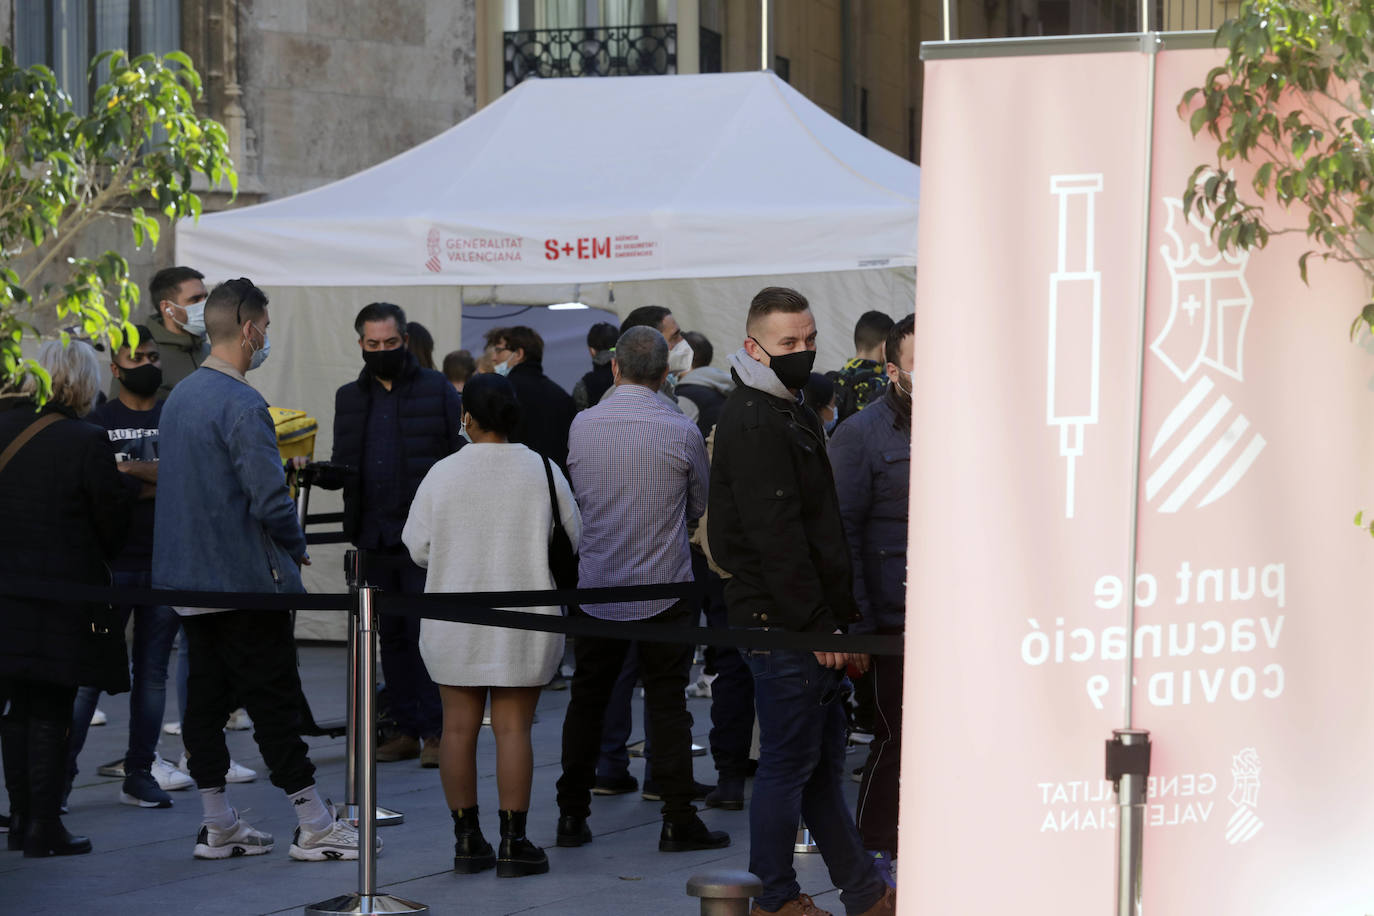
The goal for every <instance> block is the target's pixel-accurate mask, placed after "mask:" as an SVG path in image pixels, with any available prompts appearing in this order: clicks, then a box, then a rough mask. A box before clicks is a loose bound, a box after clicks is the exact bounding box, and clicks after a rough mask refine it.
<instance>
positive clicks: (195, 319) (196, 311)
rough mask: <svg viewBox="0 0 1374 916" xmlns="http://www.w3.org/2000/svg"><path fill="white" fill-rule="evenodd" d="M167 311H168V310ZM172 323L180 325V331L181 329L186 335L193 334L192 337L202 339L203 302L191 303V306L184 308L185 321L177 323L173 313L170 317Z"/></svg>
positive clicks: (203, 332)
mask: <svg viewBox="0 0 1374 916" xmlns="http://www.w3.org/2000/svg"><path fill="white" fill-rule="evenodd" d="M169 311H170V310H169ZM172 321H174V322H176V324H178V325H180V327H181V329H182V330H183V331H185V332H186V333H187V334H193V335H195V336H196V337H204V336H205V302H204V300H202V301H200V302H194V303H192V304H190V305H188V306H186V320H185V321H177V319H176V314H175V313H173V315H172Z"/></svg>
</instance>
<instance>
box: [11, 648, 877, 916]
mask: <svg viewBox="0 0 1374 916" xmlns="http://www.w3.org/2000/svg"><path fill="white" fill-rule="evenodd" d="M344 662H345V653H344V650H343V649H342V648H334V647H325V646H312V647H307V648H304V649H303V650H302V653H301V664H302V679H303V681H304V683H305V688H306V693H307V695H308V696H309V698H310V701H311V706H312V708H313V709H314V711H315V713H316V716H317V717H318V718H320V719H321V720H322V721H323V720H325V719H333V718H341V717H342V715H343V710H344V702H345V697H344V683H345V682H344V677H345V674H344V672H345V667H344ZM567 702H568V693H567V691H545V692H544V694H543V697H542V699H541V700H540V705H539V722H537V723H536V724H535V726H534V747H535V775H534V799H533V805H532V813H531V816H530V826H529V835H530V838H531V840H533V841H534V842H535V843H537V844H539V845H541V846H544V847H546V848H547V849H548V852H549V859H550V861H551V865H552V868H551V870H550V872H549V873H548V874H547V875H541V876H536V877H530V878H521V879H497V878H496V876H495V873H494V872H485V873H483V874H480V875H455V874H453V873H452V871H451V867H452V855H453V834H452V821H451V820H450V818H449V813H448V809H447V808H446V806H445V804H444V799H443V794H442V792H441V791H440V788H439V775H438V771H437V770H425V769H421V768H420V767H419V765H418V763H416V762H414V761H408V762H402V763H388V764H380V765H379V766H378V784H379V792H378V801H379V802H380V803H381V804H382V805H385V806H387V807H390V808H393V809H396V810H399V811H402V812H403V813H404V814H405V817H406V819H405V823H404V824H402V825H399V826H396V827H388V828H385V829H383V830H381V831H380V835H381V837H382V841H383V843H384V844H385V848H384V849H383V852H382V855H381V857H380V859H379V860H378V866H377V880H378V885H379V888H380V889H381V892H382V893H389V894H395V895H398V896H401V897H405V898H408V899H410V900H414V901H417V902H420V903H424V904H427V905H428V906H429V908H430V912H432V913H435V914H450V913H452V914H459V913H461V914H471V916H489V914H491V916H494V914H507V913H529V914H541V916H552V914H559V916H583V914H588V916H592V914H594V916H619V914H634V916H653V914H684V916H686V914H693V913H696V912H698V904H697V901H696V900H694V899H692V898H689V897H687V896H686V894H685V893H684V888H685V885H686V882H687V879H688V878H689V877H690V876H691V875H692V874H694V873H696V872H698V871H701V870H703V869H706V868H711V867H728V868H740V869H743V868H746V867H747V865H748V845H749V838H748V813H747V811H745V812H726V811H717V810H706V811H703V813H702V817H703V819H704V820H705V821H706V823H707V824H709V825H710V826H711V827H713V828H716V829H721V830H727V831H729V832H730V834H731V837H732V839H733V844H732V845H731V847H730V848H729V849H727V850H722V851H716V852H695V853H674V854H665V853H660V852H659V851H658V844H657V840H658V830H659V824H660V822H659V816H658V808H659V806H658V804H657V803H653V802H646V801H643V800H641V799H640V797H639V795H638V794H637V793H636V794H634V795H625V796H618V797H613V798H597V799H595V800H594V801H593V803H592V809H593V810H592V817H591V819H590V824H591V827H592V831H593V832H594V834H595V835H596V839H595V841H594V842H593V843H592V844H591V845H589V846H584V847H582V848H580V849H558V848H556V847H554V843H553V840H554V825H555V823H556V821H557V810H556V808H555V807H554V802H553V799H554V781H555V780H556V779H557V778H558V773H559V767H558V751H559V735H560V733H561V730H562V724H563V711H564V709H565V708H566V706H567ZM709 703H710V701H709V700H704V699H693V700H689V701H688V707H689V709H691V711H692V713H693V715H694V717H695V720H696V725H695V726H694V728H693V734H694V736H695V738H696V740H697V743H699V744H705V743H706V733H707V731H708V729H709V727H710V717H709V709H708V707H709ZM100 706H101V708H102V709H103V710H104V711H105V712H106V714H107V715H108V716H109V720H110V721H109V724H108V725H106V726H104V727H100V728H92V729H91V732H90V737H89V739H88V741H87V744H86V749H85V751H84V752H83V753H82V755H81V760H80V765H81V769H82V773H81V775H80V776H78V777H77V780H76V786H75V789H74V790H73V792H72V796H71V814H70V815H69V816H68V817H67V818H66V819H65V821H66V824H67V827H68V828H69V829H70V830H72V831H73V832H76V833H83V834H87V835H89V836H90V837H91V839H92V841H93V843H94V845H95V851H94V852H93V853H92V854H90V855H86V856H74V857H70V858H57V859H25V858H23V856H22V855H20V854H19V853H3V852H0V912H13V913H18V912H23V913H76V912H93V913H100V914H111V916H115V914H126V913H127V914H133V913H139V914H143V913H168V914H171V913H194V914H197V916H200V914H205V916H215V914H226V916H228V914H233V916H244V914H267V913H292V912H295V913H299V912H302V910H303V908H304V907H305V906H306V905H308V904H310V903H313V902H316V901H320V900H325V899H328V898H330V897H334V896H336V895H339V894H344V893H349V892H351V891H355V890H357V880H358V869H357V866H356V863H344V862H338V863H334V862H328V863H304V862H294V861H292V860H290V859H289V858H288V857H287V848H288V846H289V845H290V837H291V830H292V828H293V827H294V825H295V818H294V816H293V815H292V813H291V811H290V809H289V807H288V805H287V804H286V801H285V799H284V797H283V796H282V794H281V792H280V791H279V790H277V789H276V788H275V787H273V786H272V785H271V784H270V783H269V782H268V781H267V779H266V771H265V768H264V767H263V765H262V759H261V757H260V756H259V755H258V751H257V746H256V745H255V744H254V743H253V740H252V737H251V732H232V733H230V734H229V748H230V752H231V753H232V754H233V756H234V758H235V759H236V760H238V761H240V762H242V763H244V764H246V765H248V766H251V767H254V768H255V769H258V770H259V772H260V773H261V774H262V776H261V777H260V778H259V779H258V780H257V781H256V782H254V783H250V784H246V785H238V786H231V787H230V793H231V800H232V804H234V805H235V807H237V808H238V809H239V810H240V811H241V812H245V813H246V816H247V819H248V820H249V821H250V822H251V823H252V824H253V825H254V826H256V827H258V828H260V829H263V830H266V831H269V832H271V833H272V834H273V835H274V836H275V837H276V838H277V848H276V849H275V850H274V851H273V852H272V853H271V854H270V855H267V856H261V857H255V858H247V859H231V860H224V861H218V862H201V861H196V860H195V859H193V858H192V857H191V847H192V846H193V845H194V840H195V833H196V829H197V827H198V825H199V822H200V805H199V800H198V799H197V797H196V795H195V791H194V789H192V790H189V791H185V792H177V793H173V798H174V800H175V804H174V806H173V807H172V808H171V809H167V810H144V809H137V808H132V807H129V806H126V805H121V804H120V803H119V784H118V781H116V780H111V779H106V778H104V777H100V776H97V775H96V772H95V770H96V767H97V766H98V765H99V764H101V763H104V762H106V761H109V760H112V759H114V758H116V757H119V756H121V755H122V754H123V752H124V746H125V741H126V738H127V731H126V725H127V722H128V703H127V695H125V696H120V697H115V698H110V697H105V698H102V700H101V704H100ZM640 706H641V703H640V701H639V700H638V699H636V701H635V707H636V709H635V714H636V721H637V722H638V716H639V712H640V708H639V707H640ZM168 708H169V709H172V708H174V702H173V700H172V697H171V696H170V695H169V703H168ZM637 734H640V735H642V731H637ZM310 743H311V749H312V750H311V756H312V758H313V759H314V761H315V765H316V767H317V768H318V771H319V772H318V780H319V784H320V785H321V787H322V788H323V789H324V790H325V792H326V794H329V795H333V796H334V797H335V798H340V797H342V793H343V780H344V741H343V740H342V739H339V740H329V739H311V742H310ZM159 750H160V752H161V753H162V755H163V756H164V757H167V758H169V759H171V760H173V761H175V760H176V759H177V758H178V757H179V756H180V753H181V740H180V739H179V738H176V737H171V736H167V735H164V736H163V738H162V742H161V746H160V748H159ZM851 759H852V760H853V761H854V765H855V766H857V765H858V764H859V762H861V760H862V758H861V757H860V756H859V752H858V751H855V752H854V753H853V754H852V755H851ZM641 769H642V762H641V761H638V760H636V761H634V762H633V763H632V765H631V772H633V773H634V774H635V775H636V776H637V777H641V776H642V775H643V774H642V772H641ZM478 772H479V793H480V799H479V803H480V805H481V807H482V810H483V828H484V830H485V832H486V834H487V837H488V838H489V839H494V838H495V837H496V835H497V829H496V809H497V804H496V779H495V750H494V746H493V743H492V741H491V740H490V735H489V734H488V735H487V736H486V737H485V738H484V739H483V740H482V742H481V744H480V746H479V759H478ZM696 776H697V778H698V779H699V780H701V781H703V782H711V783H713V782H714V781H715V773H714V771H713V769H712V767H711V763H710V758H709V757H698V758H696ZM848 788H849V791H850V792H851V795H852V794H854V793H856V791H857V788H858V787H857V786H856V785H854V784H853V783H849V784H848ZM797 870H798V874H799V876H800V881H801V884H802V887H803V889H804V890H806V891H807V892H809V893H811V894H812V895H813V896H815V897H816V899H817V902H818V903H819V904H820V905H821V906H823V907H827V908H828V909H831V910H832V911H834V912H836V913H842V912H843V907H842V906H841V905H840V903H839V901H838V899H837V895H836V893H835V891H834V889H833V887H832V885H831V883H830V881H829V879H828V878H827V877H826V873H825V868H824V865H823V863H822V862H821V860H820V857H819V856H816V855H802V856H798V857H797Z"/></svg>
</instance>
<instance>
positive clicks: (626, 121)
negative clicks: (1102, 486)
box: [177, 72, 920, 286]
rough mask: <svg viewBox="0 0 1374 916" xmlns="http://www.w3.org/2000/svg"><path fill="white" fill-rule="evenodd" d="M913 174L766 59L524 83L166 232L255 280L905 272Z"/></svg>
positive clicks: (195, 254) (916, 176)
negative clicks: (341, 166)
mask: <svg viewBox="0 0 1374 916" xmlns="http://www.w3.org/2000/svg"><path fill="white" fill-rule="evenodd" d="M919 185H920V169H919V168H917V167H916V166H915V165H913V164H912V163H909V162H907V161H906V160H904V159H901V158H899V157H897V156H894V155H893V154H891V153H889V152H887V151H886V150H884V149H882V148H881V147H879V146H877V145H876V144H874V143H872V142H870V141H869V140H867V139H865V138H864V137H862V136H860V135H859V134H857V133H855V132H854V131H852V130H850V129H849V128H848V127H845V126H844V125H843V124H841V123H840V122H839V121H836V120H835V119H834V118H832V117H830V116H829V115H827V114H826V113H825V112H824V111H822V110H821V109H820V108H818V107H816V106H815V105H814V104H812V103H811V102H810V101H809V100H807V99H806V98H805V97H804V96H803V95H801V94H800V93H799V92H797V91H796V90H795V89H793V88H792V87H791V86H789V85H788V84H786V83H785V82H783V81H781V80H779V79H778V78H777V77H776V76H774V75H773V74H772V73H764V72H755V73H726V74H703V75H690V76H636V77H605V78H591V79H587V78H584V79H556V80H529V81H526V82H525V83H522V84H521V85H520V86H518V87H517V88H515V89H514V90H512V91H511V92H509V93H507V94H506V95H504V96H502V97H501V98H500V99H498V100H497V101H495V102H493V103H492V104H491V105H489V106H487V107H486V108H484V109H482V110H481V111H480V112H478V113H477V114H475V115H473V116H472V117H470V118H468V119H467V120H465V121H463V122H462V123H460V124H458V125H457V126H455V127H453V128H450V129H449V130H447V131H445V132H443V133H441V134H439V135H438V136H436V137H434V138H432V139H430V140H429V141H427V142H425V143H423V144H421V145H419V146H417V147H415V148H413V149H410V150H408V151H406V152H404V153H402V154H400V155H399V156H396V157H394V158H392V159H389V160H387V161H385V162H382V163H380V164H379V165H376V166H373V167H372V168H369V169H367V170H365V171H362V172H359V173H357V174H355V175H352V176H349V177H348V178H344V179H342V180H340V181H336V182H333V183H332V184H329V185H325V186H323V187H320V188H317V189H315V190H311V191H307V192H305V193H302V194H297V195H294V196H292V197H286V198H283V199H281V200H276V201H271V202H269V203H264V204H259V205H257V206H252V207H245V208H242V209H237V210H229V211H224V212H221V213H215V214H210V215H207V216H205V217H203V218H202V219H201V220H200V221H199V223H190V222H187V221H183V222H182V223H180V224H179V225H178V226H177V258H178V260H179V261H181V262H183V263H190V264H195V265H196V266H197V267H198V268H199V269H201V270H203V271H204V272H205V273H206V274H207V275H208V276H211V277H220V276H238V275H247V276H251V277H253V278H254V280H255V281H256V282H258V283H260V284H263V285H278V286H305V285H310V286H316V285H327V286H355V285H377V284H401V285H448V284H455V285H486V284H541V283H576V282H601V281H607V280H636V279H661V278H672V277H713V276H750V275H755V274H768V273H797V272H813V271H833V270H854V269H860V268H868V267H900V266H913V265H914V264H915V263H916V211H917V200H918V195H919Z"/></svg>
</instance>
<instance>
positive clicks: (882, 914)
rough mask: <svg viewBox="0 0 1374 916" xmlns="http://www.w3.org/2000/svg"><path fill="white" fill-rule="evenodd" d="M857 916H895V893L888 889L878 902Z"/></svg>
mask: <svg viewBox="0 0 1374 916" xmlns="http://www.w3.org/2000/svg"><path fill="white" fill-rule="evenodd" d="M859 916H897V892H896V891H895V890H893V889H892V888H890V887H889V888H888V889H887V891H886V893H884V894H883V895H882V896H881V897H879V898H878V902H877V903H875V904H873V905H872V906H871V907H869V908H868V909H866V910H864V911H863V912H862V913H860V914H859Z"/></svg>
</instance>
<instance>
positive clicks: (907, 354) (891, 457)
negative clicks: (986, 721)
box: [829, 315, 916, 885]
mask: <svg viewBox="0 0 1374 916" xmlns="http://www.w3.org/2000/svg"><path fill="white" fill-rule="evenodd" d="M915 331H916V317H915V316H914V315H908V316H907V317H906V318H903V319H902V320H901V321H899V322H897V323H896V324H895V325H893V327H892V330H891V331H889V332H888V335H887V344H886V352H885V356H886V360H887V361H886V363H885V366H884V370H885V372H886V373H887V379H888V382H889V384H888V385H887V386H886V389H885V390H884V391H883V392H882V393H881V394H879V395H878V396H877V397H876V398H874V399H873V400H872V401H870V402H869V404H868V407H867V409H865V410H863V411H861V412H859V413H856V414H855V415H854V416H852V417H850V418H849V419H848V420H846V421H845V422H844V423H841V424H840V425H839V427H838V428H837V429H836V430H835V436H834V438H832V439H831V440H830V448H829V451H830V463H831V466H832V467H834V469H835V492H836V495H837V496H838V497H839V500H840V520H841V521H842V522H843V523H844V533H845V539H846V540H847V541H848V542H849V554H850V558H851V560H852V562H853V564H854V598H855V600H856V601H857V602H858V605H859V613H860V614H862V615H863V619H862V620H860V621H858V622H857V623H855V624H854V625H852V626H851V627H850V628H849V632H851V633H883V634H894V635H895V634H900V633H901V632H902V631H903V629H904V628H905V626H906V538H907V513H908V494H909V489H910V485H911V368H912V348H913V346H914V342H915V337H914V335H915ZM869 677H870V678H871V679H872V682H873V690H874V694H875V696H876V705H877V712H876V714H875V717H874V730H873V743H872V744H870V745H869V746H868V760H867V761H866V762H865V764H864V770H863V781H862V783H861V784H860V786H859V802H858V805H857V807H856V810H855V814H854V820H855V821H856V822H857V824H858V826H859V835H860V836H861V837H862V838H863V841H864V848H865V849H867V850H868V851H869V852H870V854H872V855H873V857H874V860H875V861H876V862H877V863H878V865H879V871H880V872H881V873H882V874H883V877H884V879H885V880H886V881H887V882H888V884H889V885H892V884H893V883H894V877H893V875H894V872H893V870H892V861H893V859H894V858H895V857H896V855H897V794H898V793H897V776H898V773H899V771H900V769H901V760H902V758H901V749H902V659H901V657H889V656H882V655H875V656H873V658H872V668H871V669H870V670H869Z"/></svg>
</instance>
